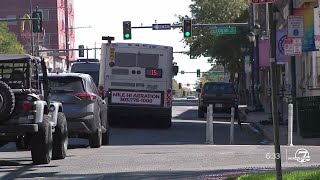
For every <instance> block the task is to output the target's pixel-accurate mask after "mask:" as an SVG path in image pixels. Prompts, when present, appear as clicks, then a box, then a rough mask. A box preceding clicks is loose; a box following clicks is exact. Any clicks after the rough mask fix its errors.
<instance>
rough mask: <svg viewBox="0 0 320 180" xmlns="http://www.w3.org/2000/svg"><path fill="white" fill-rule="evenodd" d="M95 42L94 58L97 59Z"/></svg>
mask: <svg viewBox="0 0 320 180" xmlns="http://www.w3.org/2000/svg"><path fill="white" fill-rule="evenodd" d="M96 48H97V42H94V59H97V49H96Z"/></svg>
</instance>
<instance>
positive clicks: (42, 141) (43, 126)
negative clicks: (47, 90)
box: [31, 115, 52, 165]
mask: <svg viewBox="0 0 320 180" xmlns="http://www.w3.org/2000/svg"><path fill="white" fill-rule="evenodd" d="M31 156H32V161H33V164H35V165H38V164H49V163H50V161H51V158H52V157H51V156H52V127H51V124H50V123H49V118H48V116H47V115H44V117H43V122H41V123H39V124H38V132H36V133H35V134H34V135H33V137H32V143H31Z"/></svg>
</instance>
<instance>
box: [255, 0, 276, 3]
mask: <svg viewBox="0 0 320 180" xmlns="http://www.w3.org/2000/svg"><path fill="white" fill-rule="evenodd" d="M273 2H274V0H251V3H252V4H266V3H273Z"/></svg>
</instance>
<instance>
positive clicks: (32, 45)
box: [29, 0, 34, 56]
mask: <svg viewBox="0 0 320 180" xmlns="http://www.w3.org/2000/svg"><path fill="white" fill-rule="evenodd" d="M29 5H30V16H32V0H30V1H29ZM30 34H31V55H32V56H33V55H34V34H33V26H31V29H30Z"/></svg>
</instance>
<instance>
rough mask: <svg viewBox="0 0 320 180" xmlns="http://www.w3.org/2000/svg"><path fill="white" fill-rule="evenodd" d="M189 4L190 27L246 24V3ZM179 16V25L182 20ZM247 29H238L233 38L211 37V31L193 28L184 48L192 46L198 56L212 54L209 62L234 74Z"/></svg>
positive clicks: (236, 0) (227, 0) (204, 0)
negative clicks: (191, 20) (216, 24)
mask: <svg viewBox="0 0 320 180" xmlns="http://www.w3.org/2000/svg"><path fill="white" fill-rule="evenodd" d="M192 2H193V3H192V4H191V5H190V9H191V13H192V18H193V24H196V23H197V24H214V23H236V22H247V21H248V12H249V11H248V7H249V2H248V0H219V1H217V0H214V1H208V0H192ZM185 17H186V18H188V17H187V16H181V15H179V16H178V18H179V22H177V23H175V24H181V23H182V22H183V18H185ZM248 32H249V30H248V28H246V27H237V34H235V35H212V34H210V28H205V27H195V28H193V33H192V34H193V35H192V38H190V39H183V41H184V43H185V44H186V45H189V46H190V47H192V49H193V51H194V53H195V54H196V55H197V56H201V55H202V54H209V55H211V61H212V60H213V59H216V60H215V61H216V63H217V64H219V65H223V66H225V67H226V69H227V70H228V71H229V72H230V74H234V73H235V72H239V69H240V68H241V65H240V64H241V63H240V62H239V59H242V58H241V46H243V45H248V44H249V41H248V38H247V34H248Z"/></svg>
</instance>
